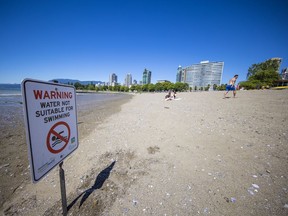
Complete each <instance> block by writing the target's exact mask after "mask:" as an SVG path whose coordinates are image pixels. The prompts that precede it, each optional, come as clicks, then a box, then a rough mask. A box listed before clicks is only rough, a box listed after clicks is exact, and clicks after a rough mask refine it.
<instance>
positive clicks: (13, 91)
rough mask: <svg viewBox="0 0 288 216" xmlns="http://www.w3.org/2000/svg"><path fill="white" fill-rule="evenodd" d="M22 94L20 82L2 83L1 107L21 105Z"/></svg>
mask: <svg viewBox="0 0 288 216" xmlns="http://www.w3.org/2000/svg"><path fill="white" fill-rule="evenodd" d="M21 104H22V94H21V85H20V84H0V107H2V106H21Z"/></svg>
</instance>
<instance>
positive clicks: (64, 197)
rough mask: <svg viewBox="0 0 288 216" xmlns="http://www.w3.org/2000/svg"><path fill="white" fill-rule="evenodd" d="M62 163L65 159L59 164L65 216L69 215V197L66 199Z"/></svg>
mask: <svg viewBox="0 0 288 216" xmlns="http://www.w3.org/2000/svg"><path fill="white" fill-rule="evenodd" d="M62 165H63V161H62V162H61V163H60V164H59V177H60V188H61V200H62V210H63V216H66V215H67V199H66V186H65V172H64V170H63V168H62Z"/></svg>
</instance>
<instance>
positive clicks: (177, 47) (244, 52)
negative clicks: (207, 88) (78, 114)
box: [0, 0, 288, 83]
mask: <svg viewBox="0 0 288 216" xmlns="http://www.w3.org/2000/svg"><path fill="white" fill-rule="evenodd" d="M287 11H288V1H287V0H274V1H271V0H261V1H260V0H253V1H251V0H241V1H238V0H234V1H233V0H214V1H213V0H206V1H200V0H197V1H196V0H190V1H189V0H175V1H170V0H166V1H165V0H163V1H159V0H151V1H150V0H147V1H146V0H142V1H141V0H139V1H137V0H123V1H121V0H118V1H114V0H107V1H106V0H105V1H104V0H103V1H99V0H97V1H96V0H95V1H89V0H81V1H80V0H78V1H76V0H57V1H54V0H49V1H48V0H45V1H44V0H43V1H42V0H37V1H29V0H0V83H21V81H22V80H23V79H24V78H34V79H39V80H50V79H54V78H71V79H79V80H81V81H86V80H100V81H106V82H107V81H108V80H109V74H111V73H116V74H117V75H118V81H119V82H121V83H122V82H123V81H124V76H125V75H126V74H127V73H131V74H132V77H133V79H136V80H137V81H139V80H140V79H142V73H143V71H144V68H147V69H149V70H151V71H152V82H153V83H156V81H157V80H159V79H166V80H170V81H172V82H175V79H176V71H177V67H178V65H182V66H189V65H191V64H195V63H199V62H200V61H202V60H209V61H211V62H212V61H224V72H223V80H222V82H223V83H226V82H227V81H228V79H229V78H231V77H232V76H233V75H234V74H239V75H240V77H239V79H238V80H239V81H241V80H245V79H246V74H247V70H248V68H249V67H250V66H251V65H252V64H254V63H259V62H263V61H265V60H267V59H269V58H272V57H281V58H283V60H282V65H281V69H282V68H284V67H288V51H287V48H288V38H287V35H288V27H287V26H288V24H287V23H288V22H287V21H288V14H287Z"/></svg>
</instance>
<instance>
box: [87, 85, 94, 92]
mask: <svg viewBox="0 0 288 216" xmlns="http://www.w3.org/2000/svg"><path fill="white" fill-rule="evenodd" d="M87 89H88V90H90V91H94V90H95V85H93V84H89V85H88V86H87Z"/></svg>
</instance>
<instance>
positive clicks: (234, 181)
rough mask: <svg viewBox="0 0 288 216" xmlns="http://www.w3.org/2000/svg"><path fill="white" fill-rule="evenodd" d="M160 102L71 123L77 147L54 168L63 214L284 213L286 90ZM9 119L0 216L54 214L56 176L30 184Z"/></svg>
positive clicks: (135, 102)
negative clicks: (65, 209) (62, 187)
mask: <svg viewBox="0 0 288 216" xmlns="http://www.w3.org/2000/svg"><path fill="white" fill-rule="evenodd" d="M164 96H165V93H154V94H152V93H151V94H149V93H147V94H136V95H133V98H132V99H131V100H126V101H124V102H126V103H124V102H121V103H117V102H115V103H116V104H115V105H113V106H112V105H110V106H108V107H107V106H103V107H102V108H101V109H96V110H93V108H91V109H90V110H87V111H86V112H88V113H90V114H89V115H83V118H82V119H80V118H79V122H82V123H81V124H79V134H80V140H79V141H80V144H79V148H78V149H77V150H76V151H75V152H74V153H73V154H72V155H71V156H69V157H68V158H67V159H65V161H64V165H63V168H64V170H65V178H66V191H67V201H68V207H69V211H68V215H288V179H287V178H288V130H287V126H288V111H287V107H288V91H287V90H283V91H273V90H264V91H261V90H260V91H238V92H237V98H235V99H234V98H232V97H231V98H226V99H223V92H192V93H178V94H177V97H178V98H180V99H179V100H172V101H165V100H164ZM230 96H231V93H230ZM117 104H118V105H117ZM120 105H121V106H120ZM20 108H21V107H20V106H19V109H20ZM109 110H110V111H109ZM101 112H102V114H100V113H101ZM104 113H106V114H104ZM80 116H81V115H80ZM84 116H86V117H84ZM92 117H94V120H95V118H96V119H97V118H98V120H97V121H96V120H95V121H89V120H91V118H92ZM11 118H12V117H11ZM1 121H3V120H1ZM15 121H16V123H15V124H18V125H20V126H21V124H22V129H19V130H18V131H17V133H16V134H17V135H15V136H10V135H7V137H4V138H5V139H6V140H10V141H9V145H5V147H4V152H5V154H4V153H3V151H1V152H2V153H1V164H0V167H1V168H0V171H1V200H2V205H1V213H2V214H3V215H61V212H62V207H61V195H60V185H59V173H58V172H59V170H58V168H56V169H54V170H53V171H51V172H50V173H49V174H48V175H47V176H46V177H45V178H44V179H42V180H41V181H40V182H39V183H37V184H32V183H31V181H30V174H29V168H28V156H27V147H26V146H25V145H26V143H25V132H24V130H23V123H22V121H20V120H15ZM17 121H18V122H17ZM88 122H89V123H88ZM17 128H19V127H17ZM20 128H21V127H20ZM2 130H3V131H4V130H5V128H1V132H2ZM4 138H3V137H1V140H2V139H4ZM3 145H4V144H3V142H2V141H1V146H3ZM19 148H20V149H23V150H22V151H21V154H19V152H18V153H17V150H18V151H19ZM24 149H25V150H24ZM4 155H6V156H5V158H4ZM19 155H20V156H19ZM4 180H5V182H6V183H5V184H7V185H5V187H3V184H4ZM7 182H8V183H9V184H8V183H7ZM4 188H6V189H5V190H6V191H5V193H3V192H4V191H3V190H4ZM7 188H8V189H9V188H10V189H9V190H8V189H7ZM7 193H9V195H8V194H7Z"/></svg>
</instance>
